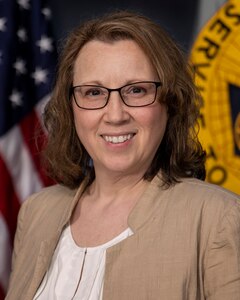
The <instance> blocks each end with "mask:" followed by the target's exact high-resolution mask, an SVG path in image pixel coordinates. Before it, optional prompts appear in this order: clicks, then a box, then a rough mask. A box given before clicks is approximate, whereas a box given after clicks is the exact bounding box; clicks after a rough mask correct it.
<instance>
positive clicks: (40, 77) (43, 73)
mask: <svg viewBox="0 0 240 300" xmlns="http://www.w3.org/2000/svg"><path fill="white" fill-rule="evenodd" d="M47 73H48V72H47V70H44V69H41V68H38V67H37V68H36V70H35V72H34V73H33V74H32V77H33V79H34V80H35V84H40V83H45V82H46V81H47Z"/></svg>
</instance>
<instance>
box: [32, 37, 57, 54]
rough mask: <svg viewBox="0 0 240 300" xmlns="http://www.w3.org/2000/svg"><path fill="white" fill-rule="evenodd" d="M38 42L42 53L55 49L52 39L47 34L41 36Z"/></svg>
mask: <svg viewBox="0 0 240 300" xmlns="http://www.w3.org/2000/svg"><path fill="white" fill-rule="evenodd" d="M36 44H37V46H39V47H40V51H41V53H45V52H47V51H49V52H51V51H52V50H53V46H52V39H50V38H48V37H46V36H45V35H43V36H41V39H40V40H39V41H37V43H36Z"/></svg>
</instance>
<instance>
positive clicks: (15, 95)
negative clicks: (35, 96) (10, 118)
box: [9, 89, 23, 107]
mask: <svg viewBox="0 0 240 300" xmlns="http://www.w3.org/2000/svg"><path fill="white" fill-rule="evenodd" d="M9 100H10V101H11V103H12V106H13V107H17V106H22V105H23V103H22V93H20V92H18V91H17V90H16V89H14V90H13V91H12V94H11V95H10V97H9Z"/></svg>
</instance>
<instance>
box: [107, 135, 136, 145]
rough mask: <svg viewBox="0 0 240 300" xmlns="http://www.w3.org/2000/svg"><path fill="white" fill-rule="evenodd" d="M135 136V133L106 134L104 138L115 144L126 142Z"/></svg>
mask: <svg viewBox="0 0 240 300" xmlns="http://www.w3.org/2000/svg"><path fill="white" fill-rule="evenodd" d="M132 137H133V134H126V135H119V136H108V135H104V136H103V138H104V140H105V141H106V142H110V143H113V144H119V143H124V142H125V141H127V140H130V139H131V138H132Z"/></svg>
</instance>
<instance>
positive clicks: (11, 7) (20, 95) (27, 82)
mask: <svg viewBox="0 0 240 300" xmlns="http://www.w3.org/2000/svg"><path fill="white" fill-rule="evenodd" d="M50 20H51V10H50V9H49V7H48V6H47V3H46V1H44V0H0V300H2V299H4V295H5V293H6V289H7V286H8V279H9V273H10V268H11V252H12V247H13V239H14V233H15V229H16V221H17V214H18V211H19V208H20V205H21V203H22V202H23V201H24V200H25V199H26V198H27V197H28V196H29V195H30V194H31V193H33V192H35V191H38V190H40V189H41V188H42V187H43V186H46V185H49V184H51V181H50V179H49V178H47V176H46V175H45V173H44V171H43V169H42V168H41V164H40V157H39V151H40V149H39V148H40V147H41V144H42V143H43V141H44V138H45V136H46V135H45V132H44V129H43V126H42V123H41V114H42V109H43V106H44V104H45V103H46V101H47V100H48V99H49V93H50V90H51V88H52V82H53V78H54V75H55V74H54V73H55V67H56V51H55V47H54V42H53V39H52V38H51V32H50V25H51V24H50ZM36 129H37V132H38V136H39V138H38V139H37V143H36V140H35V138H34V136H36Z"/></svg>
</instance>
